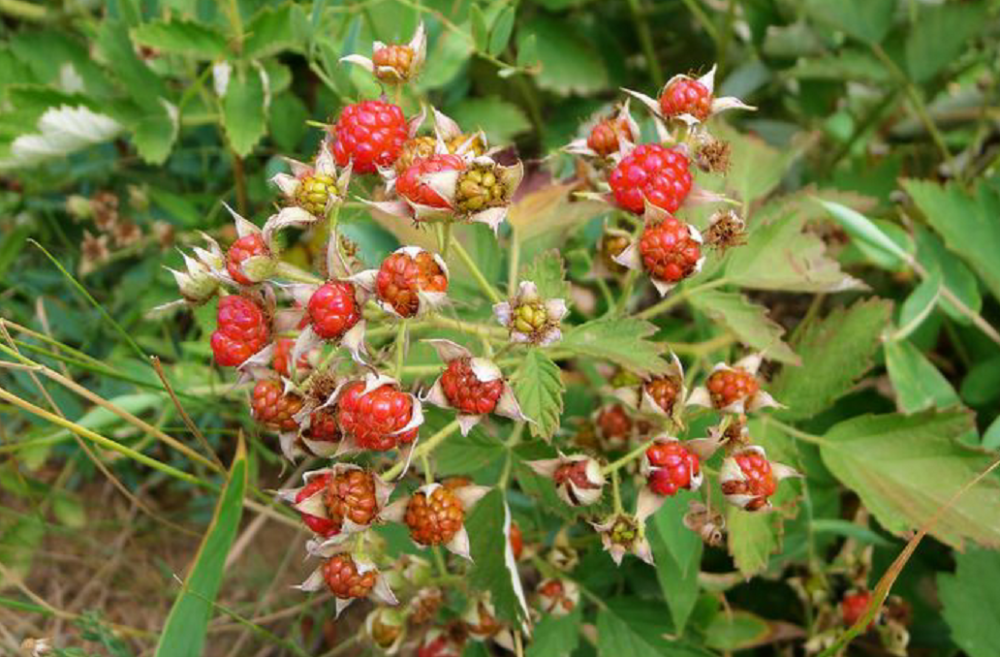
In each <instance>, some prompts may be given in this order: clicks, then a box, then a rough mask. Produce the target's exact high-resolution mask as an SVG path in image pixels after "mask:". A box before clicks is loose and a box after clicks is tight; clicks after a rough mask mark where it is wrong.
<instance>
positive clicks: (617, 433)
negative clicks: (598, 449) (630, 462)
mask: <svg viewBox="0 0 1000 657" xmlns="http://www.w3.org/2000/svg"><path fill="white" fill-rule="evenodd" d="M596 422H597V429H598V431H600V433H601V436H602V437H603V438H606V439H608V440H614V441H622V440H628V438H629V435H630V434H631V433H632V418H630V417H629V416H628V413H627V412H626V411H625V408H624V407H623V406H622V405H621V404H615V405H614V406H608V407H607V408H605V409H604V410H602V411H601V412H600V413H599V414H598V415H597V420H596Z"/></svg>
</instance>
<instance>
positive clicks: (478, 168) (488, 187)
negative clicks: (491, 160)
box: [455, 165, 509, 213]
mask: <svg viewBox="0 0 1000 657" xmlns="http://www.w3.org/2000/svg"><path fill="white" fill-rule="evenodd" d="M508 200H509V199H508V198H507V186H506V185H504V184H503V182H502V181H500V180H499V179H497V174H496V170H495V168H494V167H493V166H489V165H473V166H472V167H470V168H468V169H466V170H465V171H464V172H463V173H462V175H461V176H459V178H458V184H457V186H456V188H455V203H456V205H457V206H458V208H459V209H460V210H462V211H463V212H469V213H473V212H479V211H480V210H485V209H486V208H494V207H497V206H500V205H504V204H506V203H507V201H508Z"/></svg>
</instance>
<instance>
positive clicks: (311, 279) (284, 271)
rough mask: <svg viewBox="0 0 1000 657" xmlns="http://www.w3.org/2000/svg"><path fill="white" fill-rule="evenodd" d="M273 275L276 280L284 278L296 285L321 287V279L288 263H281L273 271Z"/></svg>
mask: <svg viewBox="0 0 1000 657" xmlns="http://www.w3.org/2000/svg"><path fill="white" fill-rule="evenodd" d="M274 275H275V276H276V277H278V278H285V279H288V280H290V281H294V282H296V283H306V284H308V285H322V284H323V279H322V278H320V277H319V276H316V275H314V274H310V273H309V272H307V271H305V270H303V269H299V268H298V267H296V266H295V265H293V264H291V263H290V262H284V261H281V262H279V263H278V265H277V266H276V267H275V269H274Z"/></svg>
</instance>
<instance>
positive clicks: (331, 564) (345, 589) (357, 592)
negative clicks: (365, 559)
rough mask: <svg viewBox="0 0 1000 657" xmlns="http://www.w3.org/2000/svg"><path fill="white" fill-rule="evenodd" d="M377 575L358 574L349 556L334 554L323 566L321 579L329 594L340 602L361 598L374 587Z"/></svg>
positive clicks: (369, 572) (373, 572)
mask: <svg viewBox="0 0 1000 657" xmlns="http://www.w3.org/2000/svg"><path fill="white" fill-rule="evenodd" d="M377 576H378V574H377V573H376V572H375V571H374V570H369V571H367V572H365V573H359V572H358V567H357V564H355V563H354V559H353V558H351V555H349V554H335V555H334V556H332V557H330V559H329V560H328V561H327V562H326V563H325V564H323V579H324V580H325V581H326V585H327V586H328V587H329V588H330V593H332V594H333V595H334V596H335V597H337V598H340V599H342V600H347V599H351V598H363V597H365V596H366V595H368V593H369V592H370V591H371V590H372V588H373V587H374V586H375V578H376V577H377Z"/></svg>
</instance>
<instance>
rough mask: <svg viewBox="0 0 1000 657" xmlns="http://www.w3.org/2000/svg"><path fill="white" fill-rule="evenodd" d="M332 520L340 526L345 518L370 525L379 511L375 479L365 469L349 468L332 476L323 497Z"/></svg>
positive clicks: (359, 523)
mask: <svg viewBox="0 0 1000 657" xmlns="http://www.w3.org/2000/svg"><path fill="white" fill-rule="evenodd" d="M323 501H324V502H325V503H326V512H327V515H329V516H330V520H331V521H332V522H333V523H334V524H336V525H337V527H338V528H340V527H341V526H342V525H343V523H344V520H350V521H351V522H353V523H354V524H355V525H361V526H366V525H370V524H371V522H372V520H374V519H375V514H376V513H378V499H377V498H376V497H375V479H374V478H373V477H372V473H370V472H366V471H364V470H347V471H346V472H341V473H340V474H338V475H336V476H334V477H331V478H330V481H329V485H328V486H327V488H326V494H325V496H324V498H323Z"/></svg>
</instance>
